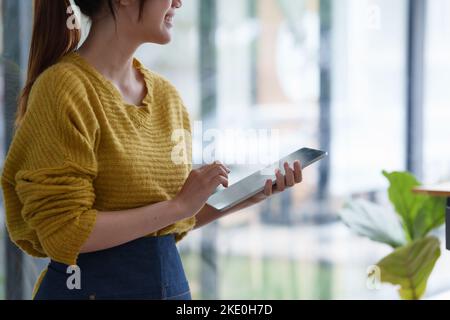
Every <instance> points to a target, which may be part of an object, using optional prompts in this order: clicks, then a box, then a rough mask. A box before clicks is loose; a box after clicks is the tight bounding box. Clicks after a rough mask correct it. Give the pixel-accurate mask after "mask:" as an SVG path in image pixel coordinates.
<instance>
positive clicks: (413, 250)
mask: <svg viewBox="0 0 450 320" xmlns="http://www.w3.org/2000/svg"><path fill="white" fill-rule="evenodd" d="M440 255H441V249H440V242H439V240H438V239H437V238H436V237H427V238H423V239H419V240H416V241H413V242H411V243H410V244H408V245H406V246H404V247H400V248H398V249H397V250H395V251H394V252H392V253H391V254H390V255H388V256H387V257H385V258H384V259H383V260H381V261H380V262H379V263H378V264H377V265H378V267H379V268H380V276H381V281H382V282H389V283H391V284H394V285H399V286H400V289H399V294H400V297H401V298H402V299H405V300H417V299H420V298H421V297H422V296H423V294H424V293H425V290H426V287H427V281H428V278H429V277H430V274H431V272H432V271H433V268H434V265H435V264H436V261H437V259H438V258H439V256H440Z"/></svg>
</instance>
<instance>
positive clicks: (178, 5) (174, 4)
mask: <svg viewBox="0 0 450 320" xmlns="http://www.w3.org/2000/svg"><path fill="white" fill-rule="evenodd" d="M182 5H183V2H182V1H181V0H174V1H172V7H175V8H177V9H178V8H181V6H182Z"/></svg>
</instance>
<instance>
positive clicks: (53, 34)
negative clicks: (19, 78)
mask: <svg viewBox="0 0 450 320" xmlns="http://www.w3.org/2000/svg"><path fill="white" fill-rule="evenodd" d="M74 2H75V4H76V5H77V6H78V7H79V8H80V11H81V12H82V13H83V14H84V15H86V16H88V17H89V18H91V19H92V18H93V17H94V16H96V15H97V14H98V13H99V12H100V10H102V9H103V6H105V5H107V6H108V8H109V10H110V11H111V14H112V15H113V17H114V19H115V17H116V15H115V10H114V5H113V0H74ZM144 2H145V0H140V10H139V20H140V19H141V18H142V11H143V7H144ZM70 5H71V3H70V1H69V0H56V1H55V0H35V1H34V19H33V35H32V38H31V47H30V53H29V60H28V71H27V80H26V82H25V86H24V88H23V90H22V93H21V95H20V97H19V101H18V107H17V112H16V117H15V123H14V127H15V129H17V128H18V127H19V126H20V123H21V122H22V119H23V118H24V116H25V113H26V111H27V103H28V96H29V94H30V91H31V88H32V87H33V84H34V83H35V82H36V79H37V78H38V77H39V75H40V74H41V73H43V72H44V71H45V70H46V69H47V68H49V67H51V66H52V65H54V64H55V63H56V62H58V60H59V59H61V58H62V57H63V56H64V55H66V54H67V53H69V52H71V51H74V50H75V49H76V48H77V46H78V44H79V42H80V39H81V30H80V29H79V28H68V27H67V19H68V18H69V16H68V13H67V11H68V10H67V9H68V8H69V6H70Z"/></svg>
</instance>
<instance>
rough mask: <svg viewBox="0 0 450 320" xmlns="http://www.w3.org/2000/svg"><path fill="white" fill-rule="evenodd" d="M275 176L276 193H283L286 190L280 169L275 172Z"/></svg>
mask: <svg viewBox="0 0 450 320" xmlns="http://www.w3.org/2000/svg"><path fill="white" fill-rule="evenodd" d="M275 176H276V179H277V191H280V192H283V191H284V189H286V184H285V183H284V176H283V174H282V173H281V170H280V169H276V170H275Z"/></svg>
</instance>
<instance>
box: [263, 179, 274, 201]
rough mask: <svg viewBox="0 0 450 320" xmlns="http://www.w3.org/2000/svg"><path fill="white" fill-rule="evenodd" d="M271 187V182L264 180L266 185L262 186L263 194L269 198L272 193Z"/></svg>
mask: <svg viewBox="0 0 450 320" xmlns="http://www.w3.org/2000/svg"><path fill="white" fill-rule="evenodd" d="M272 189H273V185H272V180H270V179H269V180H266V184H265V185H264V194H265V195H266V196H267V197H270V196H271V195H272V192H273V190H272Z"/></svg>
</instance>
